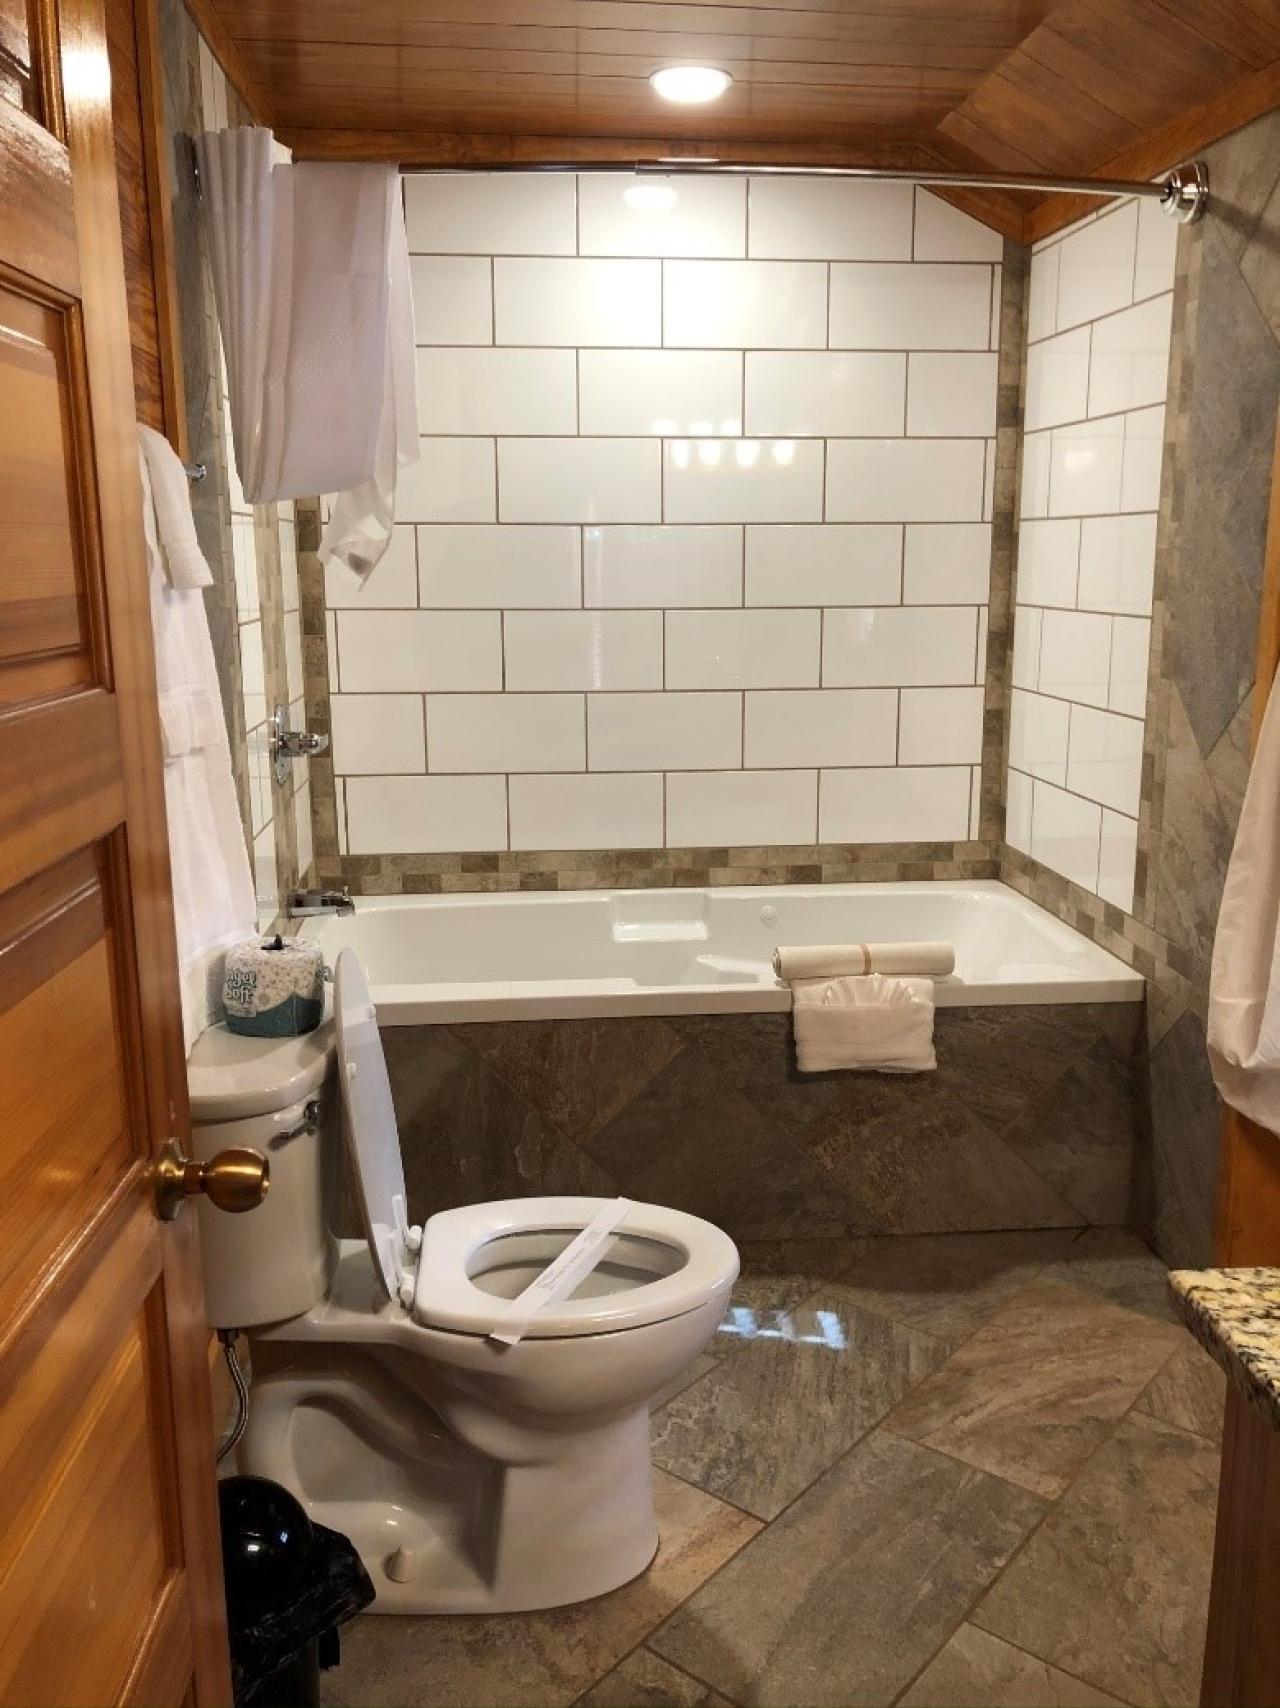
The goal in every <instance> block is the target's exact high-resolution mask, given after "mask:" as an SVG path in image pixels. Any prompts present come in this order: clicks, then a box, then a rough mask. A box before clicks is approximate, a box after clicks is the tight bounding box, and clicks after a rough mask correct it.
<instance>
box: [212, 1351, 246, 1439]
mask: <svg viewBox="0 0 1280 1708" xmlns="http://www.w3.org/2000/svg"><path fill="white" fill-rule="evenodd" d="M239 1334H240V1330H239V1329H236V1328H220V1329H219V1330H218V1340H219V1342H220V1344H221V1346H222V1356H223V1357H224V1358H225V1359H226V1361H227V1371H228V1373H229V1374H230V1377H231V1385H232V1387H234V1389H235V1391H236V1420H235V1422H234V1423H233V1424H232V1425H231V1428H230V1430H229V1431H228V1433H227V1436H226V1438H225V1440H224V1441H223V1442H222V1444H221V1445H220V1446H219V1448H218V1456H217V1460H216V1463H217V1464H219V1465H220V1464H221V1463H222V1461H223V1460H224V1459H225V1458H226V1456H227V1454H228V1453H231V1452H234V1450H235V1449H236V1447H237V1446H238V1445H239V1443H240V1437H241V1436H242V1435H243V1434H244V1432H245V1428H246V1427H247V1425H248V1422H249V1384H248V1383H247V1382H246V1381H245V1379H244V1371H243V1370H242V1369H241V1368H240V1360H239V1359H238V1358H237V1357H236V1341H237V1339H238V1338H239Z"/></svg>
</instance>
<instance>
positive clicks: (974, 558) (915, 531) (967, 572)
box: [827, 522, 991, 605]
mask: <svg viewBox="0 0 1280 1708" xmlns="http://www.w3.org/2000/svg"><path fill="white" fill-rule="evenodd" d="M990 588H991V524H990V523H989V522H909V523H908V524H907V528H906V550H905V555H904V557H903V567H902V598H903V601H904V603H905V604H908V605H985V604H986V602H987V598H988V595H989V593H990ZM827 603H831V604H834V603H835V601H834V600H829V601H827Z"/></svg>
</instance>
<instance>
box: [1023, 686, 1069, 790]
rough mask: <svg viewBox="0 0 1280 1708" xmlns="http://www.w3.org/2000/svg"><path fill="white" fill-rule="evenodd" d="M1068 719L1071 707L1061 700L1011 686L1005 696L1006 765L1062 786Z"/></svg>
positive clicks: (1065, 765) (1065, 767) (1064, 771)
mask: <svg viewBox="0 0 1280 1708" xmlns="http://www.w3.org/2000/svg"><path fill="white" fill-rule="evenodd" d="M1070 721H1071V708H1070V706H1068V705H1067V703H1066V701H1065V700H1051V699H1048V698H1047V697H1046V696H1045V695H1043V694H1029V693H1026V692H1025V691H1024V690H1023V689H1021V688H1015V689H1014V690H1013V692H1012V694H1011V695H1010V698H1009V763H1010V765H1012V766H1014V767H1016V769H1017V770H1019V771H1024V772H1025V773H1026V774H1027V776H1029V777H1039V778H1041V779H1043V781H1044V782H1046V783H1057V784H1059V785H1061V786H1062V787H1064V788H1065V787H1066V782H1067V739H1068V729H1069V725H1070ZM1028 799H1029V797H1028Z"/></svg>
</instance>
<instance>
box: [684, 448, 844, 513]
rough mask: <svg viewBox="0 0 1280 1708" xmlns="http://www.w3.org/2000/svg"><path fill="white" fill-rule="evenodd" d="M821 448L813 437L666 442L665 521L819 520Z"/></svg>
mask: <svg viewBox="0 0 1280 1708" xmlns="http://www.w3.org/2000/svg"><path fill="white" fill-rule="evenodd" d="M822 466H823V445H822V443H821V441H818V440H813V439H669V440H667V442H666V444H665V447H664V464H663V491H664V498H665V504H666V519H667V520H668V521H669V522H819V521H821V520H822Z"/></svg>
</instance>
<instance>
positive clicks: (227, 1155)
mask: <svg viewBox="0 0 1280 1708" xmlns="http://www.w3.org/2000/svg"><path fill="white" fill-rule="evenodd" d="M155 1183H156V1208H157V1209H158V1210H159V1212H160V1217H161V1220H162V1221H166V1222H171V1221H172V1220H173V1218H174V1217H175V1216H176V1215H177V1214H178V1211H179V1210H180V1209H181V1208H182V1206H183V1204H184V1203H185V1201H186V1200H187V1199H188V1198H194V1197H195V1195H196V1194H197V1193H198V1192H203V1193H204V1195H205V1197H206V1198H208V1200H209V1202H210V1203H211V1204H216V1205H217V1206H218V1208H219V1209H220V1210H229V1211H230V1212H231V1213H232V1214H233V1215H238V1214H239V1213H240V1212H241V1211H243V1210H253V1209H256V1208H257V1206H258V1205H259V1204H261V1202H262V1200H263V1199H264V1198H265V1197H266V1195H267V1192H268V1191H269V1190H270V1187H271V1164H270V1163H269V1162H268V1161H267V1159H266V1157H265V1156H263V1155H262V1153H261V1151H251V1150H243V1149H241V1148H239V1147H234V1148H232V1149H231V1150H225V1151H219V1152H218V1154H217V1156H215V1157H210V1159H209V1161H208V1162H196V1161H194V1160H193V1159H192V1158H191V1157H189V1156H184V1155H183V1154H182V1151H181V1149H180V1148H179V1146H178V1141H177V1139H170V1140H169V1142H168V1144H167V1145H166V1146H165V1147H164V1149H163V1150H162V1151H161V1152H160V1156H159V1159H158V1160H157V1162H156V1166H155Z"/></svg>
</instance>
